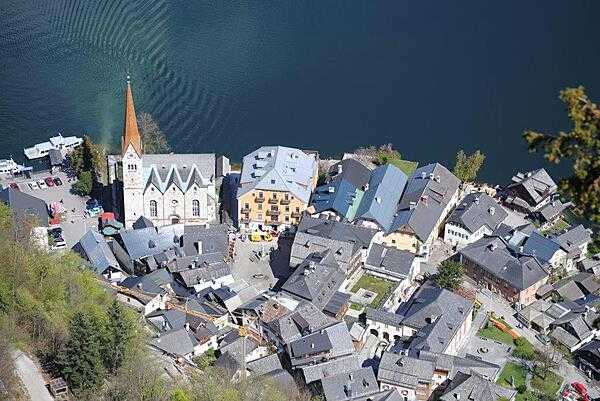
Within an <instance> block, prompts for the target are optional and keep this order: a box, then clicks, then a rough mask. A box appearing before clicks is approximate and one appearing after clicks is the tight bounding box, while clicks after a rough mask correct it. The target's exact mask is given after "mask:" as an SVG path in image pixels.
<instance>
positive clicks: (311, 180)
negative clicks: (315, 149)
mask: <svg viewBox="0 0 600 401" xmlns="http://www.w3.org/2000/svg"><path fill="white" fill-rule="evenodd" d="M317 178H318V171H317V158H316V155H315V154H307V153H305V152H303V151H302V150H299V149H294V148H287V147H283V146H263V147H261V148H259V149H257V150H255V151H254V152H252V153H250V154H248V155H246V156H245V157H244V160H243V165H242V173H241V175H240V181H239V184H238V188H237V194H236V204H237V205H236V208H235V216H234V218H235V220H237V224H238V227H239V228H240V229H247V230H261V231H268V230H282V229H285V228H287V227H289V226H291V225H296V224H298V222H299V221H300V217H301V216H302V212H304V210H306V208H307V206H308V202H309V200H310V196H311V193H312V191H313V189H314V188H315V186H316V184H317Z"/></svg>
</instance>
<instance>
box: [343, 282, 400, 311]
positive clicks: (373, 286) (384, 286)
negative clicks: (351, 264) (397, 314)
mask: <svg viewBox="0 0 600 401" xmlns="http://www.w3.org/2000/svg"><path fill="white" fill-rule="evenodd" d="M394 286H395V283H394V282H393V281H390V280H385V279H383V278H379V277H376V276H372V275H370V274H363V275H362V277H361V278H360V279H359V280H358V281H357V282H356V284H354V287H352V292H353V293H356V292H357V291H358V290H359V289H361V288H364V289H365V290H369V291H373V292H376V293H377V295H376V296H375V299H374V300H373V302H371V304H370V305H369V306H371V307H372V308H379V306H381V302H382V301H383V299H384V297H386V296H387V295H388V294H389V292H390V291H391V290H392V288H393V287H394Z"/></svg>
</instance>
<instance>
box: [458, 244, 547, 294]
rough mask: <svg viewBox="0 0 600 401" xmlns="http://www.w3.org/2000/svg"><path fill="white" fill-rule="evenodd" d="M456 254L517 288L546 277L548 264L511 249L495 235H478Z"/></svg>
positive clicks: (530, 284) (526, 286)
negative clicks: (478, 237)
mask: <svg viewBox="0 0 600 401" xmlns="http://www.w3.org/2000/svg"><path fill="white" fill-rule="evenodd" d="M459 253H460V254H461V255H462V256H464V257H465V258H467V259H469V260H470V261H471V262H472V263H475V264H477V265H478V266H480V267H481V268H482V269H484V270H485V271H487V272H488V273H490V274H492V275H494V276H496V277H498V278H500V279H501V280H503V281H505V282H507V283H509V284H510V285H511V286H512V287H513V288H516V289H518V290H524V289H526V288H529V287H531V286H532V285H533V284H535V283H537V282H538V281H540V280H543V279H544V278H546V277H548V272H547V270H546V269H547V268H548V266H547V264H542V263H540V262H539V261H538V260H537V259H536V258H534V257H532V256H529V255H524V254H520V253H518V252H515V251H513V250H512V249H510V248H509V247H507V244H506V242H505V241H504V240H503V239H502V238H499V237H496V236H490V237H484V238H481V239H480V240H478V241H476V242H474V243H472V244H469V245H467V246H466V247H465V248H463V249H461V250H460V251H459Z"/></svg>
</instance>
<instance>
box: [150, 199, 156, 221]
mask: <svg viewBox="0 0 600 401" xmlns="http://www.w3.org/2000/svg"><path fill="white" fill-rule="evenodd" d="M156 216H158V208H157V205H156V201H155V200H151V201H150V217H156Z"/></svg>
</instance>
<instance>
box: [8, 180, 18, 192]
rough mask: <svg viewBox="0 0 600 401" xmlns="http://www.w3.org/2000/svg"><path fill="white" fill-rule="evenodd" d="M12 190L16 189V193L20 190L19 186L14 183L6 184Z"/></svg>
mask: <svg viewBox="0 0 600 401" xmlns="http://www.w3.org/2000/svg"><path fill="white" fill-rule="evenodd" d="M8 185H9V186H10V187H11V188H12V189H16V190H17V191H20V190H21V188H19V185H17V183H16V182H11V183H10V184H8Z"/></svg>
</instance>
